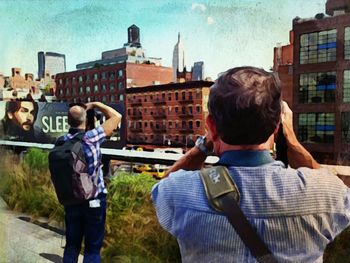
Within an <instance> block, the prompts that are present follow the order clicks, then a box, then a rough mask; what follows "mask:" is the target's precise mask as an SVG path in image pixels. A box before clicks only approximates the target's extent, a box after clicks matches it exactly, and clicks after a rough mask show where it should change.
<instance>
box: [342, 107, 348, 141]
mask: <svg viewBox="0 0 350 263" xmlns="http://www.w3.org/2000/svg"><path fill="white" fill-rule="evenodd" d="M341 140H342V143H350V112H342V113H341Z"/></svg>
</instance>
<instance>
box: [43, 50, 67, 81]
mask: <svg viewBox="0 0 350 263" xmlns="http://www.w3.org/2000/svg"><path fill="white" fill-rule="evenodd" d="M45 72H48V73H49V74H50V76H52V75H56V74H57V73H62V72H66V56H65V55H64V54H59V53H54V52H46V53H44V52H43V51H40V52H38V78H39V79H42V78H44V77H45Z"/></svg>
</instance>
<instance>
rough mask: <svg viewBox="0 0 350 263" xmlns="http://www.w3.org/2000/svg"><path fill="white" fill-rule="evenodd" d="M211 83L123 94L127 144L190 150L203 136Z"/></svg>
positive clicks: (133, 91)
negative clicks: (124, 96)
mask: <svg viewBox="0 0 350 263" xmlns="http://www.w3.org/2000/svg"><path fill="white" fill-rule="evenodd" d="M212 84H213V82H211V81H190V82H184V83H170V84H165V85H157V86H147V87H140V88H133V89H128V90H126V98H127V99H126V113H127V117H126V119H127V130H128V135H127V141H128V143H129V144H136V145H147V144H148V145H158V146H167V147H184V148H187V147H192V146H194V142H195V140H196V139H197V137H198V136H200V135H203V134H204V133H205V117H206V115H207V114H208V109H207V102H208V94H209V87H210V86H211V85H212Z"/></svg>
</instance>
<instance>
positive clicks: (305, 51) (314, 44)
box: [299, 29, 337, 64]
mask: <svg viewBox="0 0 350 263" xmlns="http://www.w3.org/2000/svg"><path fill="white" fill-rule="evenodd" d="M336 49H337V30H336V29H332V30H328V31H320V32H313V33H308V34H302V35H301V36H300V53H299V56H300V64H309V63H320V62H327V61H335V60H336Z"/></svg>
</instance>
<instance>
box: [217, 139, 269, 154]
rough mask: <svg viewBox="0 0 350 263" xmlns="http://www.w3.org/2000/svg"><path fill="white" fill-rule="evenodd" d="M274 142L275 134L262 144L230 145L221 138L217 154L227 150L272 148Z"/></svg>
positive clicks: (263, 149)
mask: <svg viewBox="0 0 350 263" xmlns="http://www.w3.org/2000/svg"><path fill="white" fill-rule="evenodd" d="M273 142H274V137H273V135H271V136H270V138H269V139H268V140H267V141H266V142H264V143H262V144H251V145H230V144H227V143H224V142H223V141H221V140H220V142H219V145H218V149H217V150H216V154H217V155H218V156H220V155H221V154H222V153H224V152H227V151H265V150H271V149H272V146H273Z"/></svg>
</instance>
